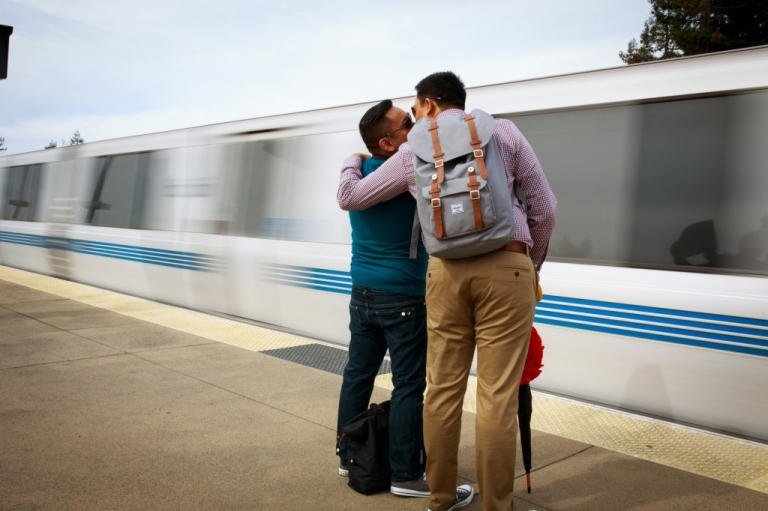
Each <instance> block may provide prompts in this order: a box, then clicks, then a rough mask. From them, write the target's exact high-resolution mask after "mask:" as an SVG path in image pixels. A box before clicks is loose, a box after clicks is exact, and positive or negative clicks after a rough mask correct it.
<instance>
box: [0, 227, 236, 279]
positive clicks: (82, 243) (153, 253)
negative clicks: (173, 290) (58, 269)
mask: <svg viewBox="0 0 768 511" xmlns="http://www.w3.org/2000/svg"><path fill="white" fill-rule="evenodd" d="M0 241H4V242H7V243H16V244H19V245H28V246H34V247H39V248H46V249H55V250H66V251H69V252H75V253H78V254H88V255H95V256H101V257H109V258H111V259H120V260H123V261H133V262H138V263H147V264H154V265H158V266H167V267H170V268H179V269H184V270H192V271H202V272H215V271H219V270H220V269H221V268H222V262H221V261H220V260H219V258H217V257H212V256H208V255H205V254H195V253H192V252H180V251H178V250H164V249H158V248H145V247H137V246H134V245H121V244H118V243H105V242H101V241H88V240H77V239H69V238H60V237H56V236H40V235H35V234H20V233H14V232H7V231H0Z"/></svg>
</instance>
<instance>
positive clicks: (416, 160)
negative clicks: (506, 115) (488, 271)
mask: <svg viewBox="0 0 768 511" xmlns="http://www.w3.org/2000/svg"><path fill="white" fill-rule="evenodd" d="M495 128H496V119H494V118H493V117H492V116H490V115H489V114H487V113H485V112H483V111H482V110H472V113H470V114H467V115H465V116H464V117H461V116H451V117H443V118H441V119H421V120H419V122H417V123H416V124H415V125H414V127H413V129H411V132H410V133H409V134H408V143H409V144H410V146H411V149H412V150H413V170H414V174H415V177H416V204H417V206H418V216H419V223H420V224H421V230H422V231H423V233H424V247H425V248H426V249H427V252H428V253H429V254H430V255H432V256H435V257H439V258H443V259H457V258H462V257H471V256H476V255H480V254H485V253H487V252H491V251H493V250H496V249H498V248H501V247H503V246H504V245H506V244H507V243H509V242H510V241H512V239H513V236H514V234H515V219H514V216H513V212H512V207H513V199H512V196H511V195H510V194H509V190H508V188H507V176H506V172H505V170H504V162H503V161H502V159H501V153H500V152H499V147H498V146H497V144H496V141H495V140H493V131H494V129H495ZM515 184H516V185H517V183H515Z"/></svg>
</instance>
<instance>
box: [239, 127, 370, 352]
mask: <svg viewBox="0 0 768 511" xmlns="http://www.w3.org/2000/svg"><path fill="white" fill-rule="evenodd" d="M358 145H359V142H358V137H357V134H356V133H353V132H342V133H333V134H320V135H312V136H305V137H293V138H284V139H274V140H265V141H259V142H253V143H250V144H247V145H246V147H245V148H244V149H243V150H242V157H243V158H244V159H243V160H242V162H241V170H242V178H243V181H242V183H243V184H242V185H241V186H240V189H239V191H240V194H241V195H240V199H239V201H238V205H239V207H238V210H239V212H238V223H237V226H236V231H237V233H238V234H239V237H238V242H237V243H238V249H237V250H236V259H235V261H234V263H233V274H234V275H237V276H238V278H237V280H236V281H235V282H234V283H233V285H234V289H236V294H235V296H236V307H237V309H236V311H237V312H236V314H237V315H240V316H245V317H249V318H253V319H257V320H259V321H263V322H267V323H271V324H275V325H279V326H280V327H283V328H285V329H289V330H293V331H298V332H302V333H306V334H309V335H312V336H314V337H319V338H322V339H327V340H332V341H335V342H347V338H348V335H347V325H348V322H349V318H348V312H347V306H348V302H349V292H350V278H349V257H350V246H349V244H350V227H349V221H348V219H347V215H346V214H345V213H344V212H343V211H341V210H340V209H339V207H338V205H337V204H336V188H337V186H338V172H339V168H338V166H339V165H340V163H341V161H342V160H343V159H344V157H345V156H347V155H348V154H349V153H351V152H352V151H354V148H355V147H357V146H358Z"/></svg>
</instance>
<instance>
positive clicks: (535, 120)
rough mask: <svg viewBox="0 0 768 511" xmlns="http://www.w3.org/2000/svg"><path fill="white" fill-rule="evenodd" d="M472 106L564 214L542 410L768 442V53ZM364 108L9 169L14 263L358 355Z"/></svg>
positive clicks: (481, 97)
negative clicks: (597, 410) (353, 255)
mask: <svg viewBox="0 0 768 511" xmlns="http://www.w3.org/2000/svg"><path fill="white" fill-rule="evenodd" d="M468 93H469V96H468V100H467V107H468V109H471V108H475V107H477V108H482V109H484V110H486V111H489V112H490V113H492V114H494V115H496V116H498V117H506V118H509V119H512V120H513V121H514V122H515V123H516V124H517V125H518V126H519V127H520V129H521V130H522V131H523V133H524V134H525V135H526V137H527V138H528V140H529V141H530V143H531V145H532V146H533V148H534V149H535V151H536V153H537V154H538V156H539V158H540V160H541V163H542V165H543V167H544V169H545V172H546V174H547V177H548V179H549V180H550V183H551V185H552V187H553V189H554V191H555V193H556V195H557V198H558V200H559V209H558V226H557V230H556V232H555V234H554V237H553V239H552V243H551V246H550V251H549V258H548V260H547V262H546V263H545V264H544V267H543V271H542V282H543V287H544V290H545V293H546V295H545V299H544V300H543V301H542V302H541V303H540V304H539V305H538V308H537V315H536V322H537V325H538V327H539V330H540V332H541V334H542V337H543V339H544V343H545V345H546V351H545V359H544V362H545V368H544V372H543V374H542V376H541V377H540V378H539V379H538V380H537V381H536V384H537V388H539V389H541V390H545V391H549V392H554V393H558V394H562V395H566V396H571V397H574V398H576V399H582V400H587V401H591V402H595V403H601V404H604V405H607V406H611V407H618V408H621V409H626V410H631V411H635V412H640V413H644V414H649V415H652V416H657V417H662V418H666V419H669V420H673V421H677V422H681V423H688V424H693V425H696V426H699V427H705V428H711V429H715V430H719V431H724V432H728V433H730V434H735V435H740V436H744V437H749V438H754V439H758V440H761V441H766V440H768V385H766V383H768V376H766V375H768V278H767V277H768V47H761V48H755V49H749V50H742V51H734V52H728V53H721V54H712V55H707V56H699V57H691V58H683V59H676V60H672V61H661V62H654V63H648V64H640V65H634V66H626V67H621V68H615V69H607V70H600V71H594V72H585V73H578V74H571V75H565V76H557V77H551V78H544V79H536V80H527V81H521V82H515V83H505V84H499V85H492V86H487V87H478V88H472V89H470V90H469V91H468ZM411 102H412V98H400V99H398V100H396V101H395V103H396V104H397V105H398V106H401V107H403V108H404V109H407V108H409V107H410V104H411ZM371 104H372V103H371ZM371 104H361V105H352V106H345V107H340V108H331V109H325V110H317V111H311V112H302V113H296V114H290V115H281V116H274V117H266V118H259V119H252V120H243V121H237V122H231V123H225V124H218V125H211V126H203V127H197V128H190V129H185V130H178V131H171V132H165V133H157V134H151V135H144V136H136V137H129V138H123V139H118V140H108V141H103V142H93V143H87V144H84V145H80V146H74V147H64V148H58V149H52V150H46V151H38V152H33V153H26V154H18V155H9V156H4V157H0V193H2V203H1V204H0V214H1V216H2V219H1V220H0V263H1V264H3V265H7V266H11V267H16V268H22V269H25V270H30V271H33V272H38V273H44V274H49V275H53V276H56V277H61V278H65V279H71V280H74V281H78V282H83V283H86V284H91V285H94V286H99V287H102V288H108V289H114V290H116V291H120V292H124V293H129V294H132V295H136V296H141V297H146V298H149V299H152V300H158V301H162V302H166V303H171V304H176V305H179V306H183V307H189V308H193V309H199V310H205V311H213V312H216V313H220V314H227V315H231V316H237V317H242V318H248V319H249V320H253V321H258V322H262V323H267V324H270V325H276V326H278V327H280V328H283V329H287V330H291V331H295V332H299V333H302V334H305V335H308V336H311V337H315V338H318V339H323V340H326V341H331V342H335V343H341V344H346V343H347V342H348V331H347V304H348V295H349V291H350V287H351V281H350V277H349V259H350V228H349V221H348V217H347V215H346V213H344V212H342V211H341V210H340V209H339V208H338V206H337V204H336V187H337V183H338V175H339V170H340V166H341V162H342V160H343V158H345V157H346V156H347V155H349V154H350V153H352V152H357V151H361V150H364V147H363V145H362V142H361V141H360V139H359V135H358V133H357V129H356V128H357V122H358V121H359V119H360V117H361V116H362V114H363V112H365V110H366V109H367V108H368V107H369V106H371Z"/></svg>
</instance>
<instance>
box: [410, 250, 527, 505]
mask: <svg viewBox="0 0 768 511" xmlns="http://www.w3.org/2000/svg"><path fill="white" fill-rule="evenodd" d="M535 303H536V274H535V270H534V268H533V263H532V261H531V259H530V257H528V256H527V255H525V254H520V253H517V252H506V251H497V252H491V253H489V254H484V255H482V256H477V257H470V258H465V259H437V258H434V257H433V258H430V261H429V269H428V270H427V332H428V348H427V396H426V400H425V403H424V443H425V446H426V451H427V470H426V471H427V482H428V483H429V487H430V490H431V492H432V493H431V495H430V501H429V507H430V509H432V510H433V511H444V510H445V509H447V508H448V507H450V506H451V505H452V504H453V502H454V500H455V498H456V476H457V469H458V450H459V437H460V435H461V413H462V405H463V402H464V393H465V391H466V388H467V378H468V377H469V370H470V367H471V365H472V358H473V355H474V351H475V347H477V418H476V426H475V432H476V437H475V464H476V468H477V477H478V486H479V491H480V498H481V499H482V504H483V510H484V511H490V510H494V511H509V510H514V504H513V501H512V491H513V487H514V477H515V475H514V474H515V453H516V446H517V407H518V400H517V394H518V389H519V387H520V379H521V378H522V374H523V366H524V364H525V356H526V354H527V352H528V341H529V339H530V334H531V325H532V324H533V314H534V308H535Z"/></svg>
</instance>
